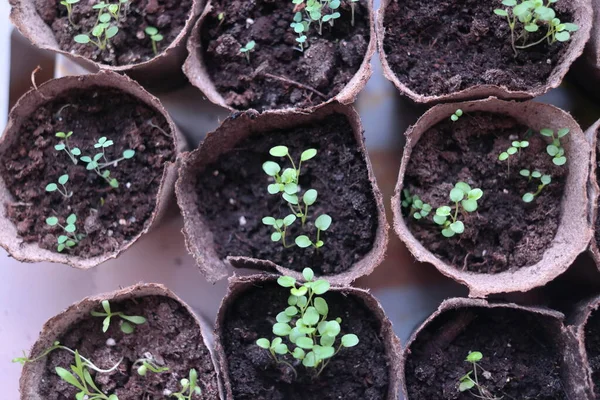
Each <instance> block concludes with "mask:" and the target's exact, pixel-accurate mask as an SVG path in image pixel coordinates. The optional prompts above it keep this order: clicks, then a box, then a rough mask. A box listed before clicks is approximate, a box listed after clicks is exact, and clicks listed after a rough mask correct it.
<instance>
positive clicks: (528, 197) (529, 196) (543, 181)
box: [519, 169, 552, 203]
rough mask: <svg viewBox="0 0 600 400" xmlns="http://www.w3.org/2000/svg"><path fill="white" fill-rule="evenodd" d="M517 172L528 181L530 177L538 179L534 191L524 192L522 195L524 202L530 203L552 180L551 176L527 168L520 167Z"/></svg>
mask: <svg viewBox="0 0 600 400" xmlns="http://www.w3.org/2000/svg"><path fill="white" fill-rule="evenodd" d="M519 173H520V174H521V176H524V177H526V178H528V179H529V181H531V178H536V179H539V180H540V184H539V185H538V188H537V191H536V192H535V193H525V194H524V195H523V201H524V202H525V203H531V202H532V201H533V200H534V199H535V198H536V197H537V196H538V195H539V194H540V193H541V192H542V190H543V189H544V188H545V187H546V186H548V185H549V184H550V183H551V182H552V177H551V176H550V175H542V173H541V172H540V171H533V172H531V171H529V170H528V169H522V170H521V171H520V172H519Z"/></svg>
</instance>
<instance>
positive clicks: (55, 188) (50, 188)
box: [46, 174, 73, 199]
mask: <svg viewBox="0 0 600 400" xmlns="http://www.w3.org/2000/svg"><path fill="white" fill-rule="evenodd" d="M68 181H69V175H68V174H64V175H61V176H59V177H58V184H56V183H54V182H52V183H49V184H47V185H46V192H50V193H52V192H58V193H60V194H61V195H62V196H63V197H64V198H65V199H68V198H69V197H71V196H73V192H69V191H68V190H67V187H66V186H65V184H66V183H67V182H68ZM59 185H60V186H59Z"/></svg>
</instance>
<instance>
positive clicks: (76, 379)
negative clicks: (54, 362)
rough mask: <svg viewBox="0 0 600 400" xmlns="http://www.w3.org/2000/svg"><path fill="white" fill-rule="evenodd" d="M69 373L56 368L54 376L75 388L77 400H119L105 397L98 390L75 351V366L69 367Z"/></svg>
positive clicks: (108, 396)
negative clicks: (77, 391)
mask: <svg viewBox="0 0 600 400" xmlns="http://www.w3.org/2000/svg"><path fill="white" fill-rule="evenodd" d="M71 371H73V373H71V372H70V371H68V370H66V369H64V368H62V367H56V374H57V375H58V376H59V377H60V378H61V379H62V380H63V381H65V382H67V383H68V384H69V385H71V386H75V387H76V388H77V389H78V390H79V391H80V392H79V393H77V394H76V395H75V398H76V399H77V400H83V399H86V400H119V398H118V397H117V395H115V394H111V395H106V394H104V393H103V392H102V391H101V390H100V389H98V386H96V383H94V380H93V378H92V375H90V372H89V371H88V370H87V365H86V364H84V363H83V362H82V361H81V357H80V356H79V352H78V351H77V350H75V365H71Z"/></svg>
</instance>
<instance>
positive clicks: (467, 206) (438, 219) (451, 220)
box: [433, 182, 483, 238]
mask: <svg viewBox="0 0 600 400" xmlns="http://www.w3.org/2000/svg"><path fill="white" fill-rule="evenodd" d="M481 196H483V191H482V190H481V189H471V186H469V185H468V184H466V183H465V182H458V183H457V184H456V185H454V188H453V189H452V190H451V191H450V200H451V201H452V202H454V206H442V207H438V208H437V209H436V210H435V215H434V216H433V221H434V222H435V223H436V224H438V225H441V226H442V235H444V236H445V237H447V238H451V237H452V236H454V235H460V234H461V233H463V232H464V231H465V225H464V223H463V222H462V221H460V220H459V219H458V214H459V212H460V213H472V212H475V211H476V210H477V207H478V205H477V200H479V199H480V198H481Z"/></svg>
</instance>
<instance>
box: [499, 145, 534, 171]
mask: <svg viewBox="0 0 600 400" xmlns="http://www.w3.org/2000/svg"><path fill="white" fill-rule="evenodd" d="M526 147H529V142H528V141H527V140H521V141H519V140H515V141H513V142H512V143H511V146H510V147H509V148H508V149H506V151H503V152H502V153H500V155H499V156H498V160H500V161H507V166H508V173H509V174H510V156H513V155H515V154H517V153H519V154H520V152H521V149H524V148H526Z"/></svg>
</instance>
